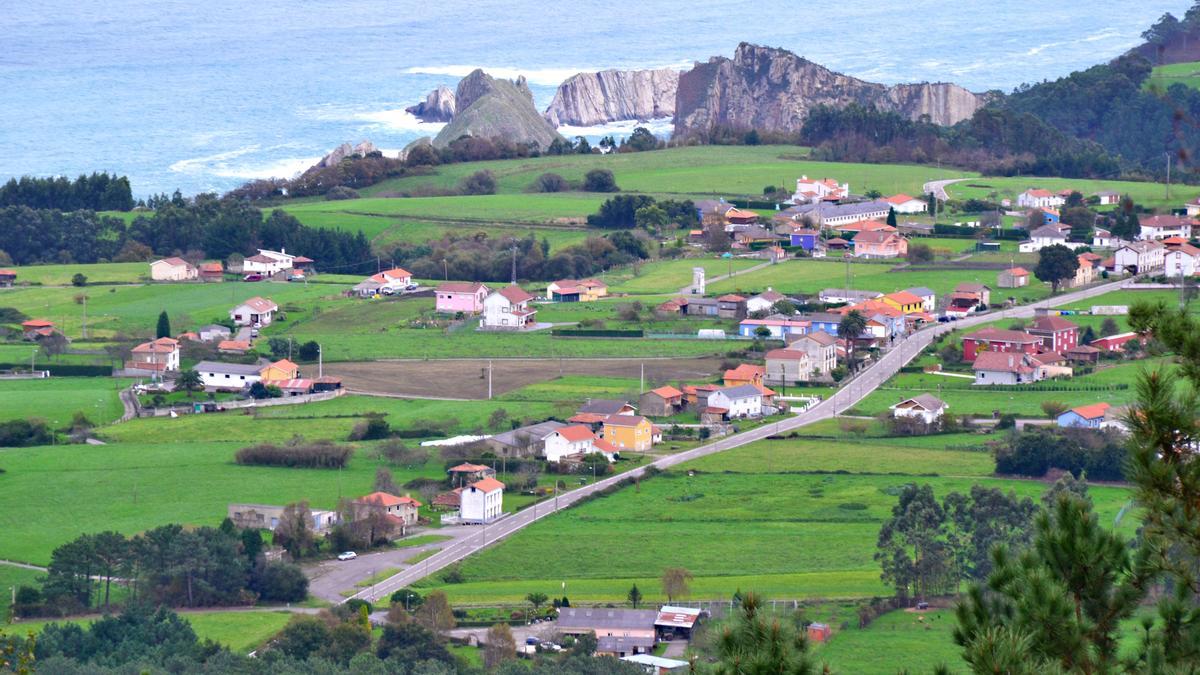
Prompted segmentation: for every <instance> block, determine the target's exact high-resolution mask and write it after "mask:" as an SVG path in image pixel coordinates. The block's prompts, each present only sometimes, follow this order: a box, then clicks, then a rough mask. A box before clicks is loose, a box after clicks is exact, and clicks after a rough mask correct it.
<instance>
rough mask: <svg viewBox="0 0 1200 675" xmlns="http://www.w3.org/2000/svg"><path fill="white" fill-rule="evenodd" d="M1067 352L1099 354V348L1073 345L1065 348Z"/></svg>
mask: <svg viewBox="0 0 1200 675" xmlns="http://www.w3.org/2000/svg"><path fill="white" fill-rule="evenodd" d="M1067 353H1068V354H1099V353H1100V350H1099V349H1096V348H1095V347H1092V346H1090V345H1075V346H1074V347H1071V348H1070V349H1068V350H1067Z"/></svg>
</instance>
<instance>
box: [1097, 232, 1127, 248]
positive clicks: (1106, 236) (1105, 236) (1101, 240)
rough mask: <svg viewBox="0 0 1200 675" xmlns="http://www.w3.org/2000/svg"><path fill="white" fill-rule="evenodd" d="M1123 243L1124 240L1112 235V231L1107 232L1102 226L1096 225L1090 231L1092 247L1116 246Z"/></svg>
mask: <svg viewBox="0 0 1200 675" xmlns="http://www.w3.org/2000/svg"><path fill="white" fill-rule="evenodd" d="M1124 243H1125V240H1123V239H1121V238H1120V237H1117V236H1114V235H1113V233H1112V232H1109V231H1108V230H1106V229H1104V228H1103V227H1097V228H1096V229H1095V231H1094V232H1092V247H1093V248H1116V247H1118V246H1120V245H1121V244H1124Z"/></svg>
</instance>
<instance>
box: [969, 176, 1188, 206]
mask: <svg viewBox="0 0 1200 675" xmlns="http://www.w3.org/2000/svg"><path fill="white" fill-rule="evenodd" d="M1030 188H1043V189H1046V190H1052V191H1054V192H1058V191H1060V190H1078V191H1079V193H1080V194H1082V195H1083V196H1084V197H1085V198H1086V197H1088V196H1089V195H1091V194H1093V193H1095V192H1098V191H1100V190H1114V191H1116V192H1120V193H1121V194H1122V195H1126V196H1128V197H1130V198H1132V199H1133V201H1134V202H1135V203H1137V204H1138V205H1140V206H1146V207H1151V208H1161V209H1174V208H1181V207H1182V205H1183V203H1184V202H1186V201H1189V200H1191V199H1194V198H1196V197H1197V196H1200V186H1195V185H1178V184H1176V185H1172V186H1171V198H1170V199H1167V191H1166V185H1164V184H1163V183H1141V182H1133V181H1119V180H1092V179H1084V178H1043V177H1037V176H1015V177H1011V178H1002V177H993V176H989V177H982V178H972V179H971V180H967V181H964V182H962V183H954V184H953V185H949V186H947V187H946V194H948V195H950V197H951V198H952V199H971V198H975V199H988V200H999V199H1011V200H1012V203H1013V205H1014V207H1015V206H1016V203H1017V195H1019V194H1021V193H1022V192H1024V191H1026V190H1028V189H1030Z"/></svg>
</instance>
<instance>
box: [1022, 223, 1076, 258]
mask: <svg viewBox="0 0 1200 675" xmlns="http://www.w3.org/2000/svg"><path fill="white" fill-rule="evenodd" d="M1055 244H1058V245H1061V246H1068V244H1067V235H1065V234H1063V232H1062V231H1061V230H1059V229H1058V228H1057V227H1054V226H1053V225H1043V226H1041V227H1039V228H1037V229H1036V230H1034V231H1032V232H1030V233H1029V241H1023V242H1021V243H1020V244H1018V245H1017V250H1019V251H1020V252H1021V253H1037V252H1038V251H1040V250H1042V249H1044V248H1046V247H1047V246H1054V245H1055ZM1070 246H1072V247H1074V244H1071V245H1070Z"/></svg>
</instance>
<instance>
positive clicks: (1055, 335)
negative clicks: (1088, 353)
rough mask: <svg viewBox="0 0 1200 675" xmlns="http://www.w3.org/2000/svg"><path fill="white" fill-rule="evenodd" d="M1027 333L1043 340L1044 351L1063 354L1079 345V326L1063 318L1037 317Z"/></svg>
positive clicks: (1027, 329)
mask: <svg viewBox="0 0 1200 675" xmlns="http://www.w3.org/2000/svg"><path fill="white" fill-rule="evenodd" d="M1025 332H1027V333H1029V334H1030V335H1032V336H1034V337H1037V338H1041V340H1042V349H1043V350H1045V351H1049V352H1058V353H1060V354H1061V353H1063V352H1065V351H1067V350H1068V349H1070V348H1072V347H1074V346H1075V345H1077V344H1079V326H1077V325H1075V324H1074V323H1072V322H1070V321H1067V320H1066V319H1064V318H1062V317H1061V316H1050V315H1047V316H1039V317H1035V318H1034V320H1033V322H1032V323H1030V324H1029V327H1028V328H1026V329H1025Z"/></svg>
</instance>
